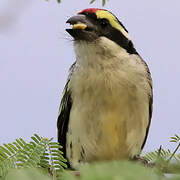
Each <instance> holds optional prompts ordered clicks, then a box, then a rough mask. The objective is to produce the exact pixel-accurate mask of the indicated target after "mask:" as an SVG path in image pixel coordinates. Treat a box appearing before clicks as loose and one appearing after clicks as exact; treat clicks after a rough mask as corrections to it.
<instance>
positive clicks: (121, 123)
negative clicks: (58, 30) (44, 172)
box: [57, 8, 153, 169]
mask: <svg viewBox="0 0 180 180" xmlns="http://www.w3.org/2000/svg"><path fill="white" fill-rule="evenodd" d="M66 23H68V24H69V26H70V28H68V29H66V31H67V33H68V34H69V35H70V36H71V37H72V38H73V46H74V52H75V56H76V61H75V62H74V63H73V64H72V66H71V67H70V69H69V75H68V78H67V83H66V84H65V87H64V91H63V94H62V99H61V103H60V107H59V113H58V119H57V133H58V142H59V143H60V144H61V145H62V152H63V153H64V157H65V158H66V159H67V161H68V162H67V163H68V167H71V168H74V169H77V168H78V167H79V166H80V165H83V164H86V163H93V162H106V161H114V160H127V159H128V160H129V159H133V158H134V157H136V156H138V155H140V153H141V152H142V149H143V147H144V145H145V143H146V140H147V135H148V132H149V127H150V123H151V117H152V104H153V90H152V89H153V88H152V78H151V73H150V70H149V68H148V65H147V64H146V62H145V61H144V60H143V59H142V57H141V56H140V55H139V53H138V52H137V51H136V49H135V47H134V44H133V42H132V40H131V38H130V36H129V33H128V31H127V29H126V28H125V26H124V25H123V24H122V22H121V21H120V20H118V18H117V17H116V16H115V15H114V14H113V13H112V12H110V11H108V10H106V9H99V8H88V9H84V10H82V11H80V12H78V13H77V14H76V15H75V16H72V17H70V18H69V19H68V20H67V22H66Z"/></svg>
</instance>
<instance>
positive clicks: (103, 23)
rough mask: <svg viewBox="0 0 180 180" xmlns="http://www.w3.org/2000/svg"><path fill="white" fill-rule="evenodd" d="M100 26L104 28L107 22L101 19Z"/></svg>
mask: <svg viewBox="0 0 180 180" xmlns="http://www.w3.org/2000/svg"><path fill="white" fill-rule="evenodd" d="M100 24H101V26H102V27H106V26H107V25H108V24H109V21H108V20H107V19H101V20H100Z"/></svg>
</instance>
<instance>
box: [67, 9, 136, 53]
mask: <svg viewBox="0 0 180 180" xmlns="http://www.w3.org/2000/svg"><path fill="white" fill-rule="evenodd" d="M67 23H69V24H70V25H72V26H73V27H72V28H71V29H66V31H67V32H68V33H69V34H70V35H71V36H72V37H73V38H74V40H83V41H90V42H92V41H95V40H97V39H98V38H100V37H106V38H108V39H109V40H111V41H114V42H115V43H117V44H118V45H120V46H121V47H122V48H124V49H126V50H127V52H129V53H131V54H137V52H136V50H135V49H134V46H133V43H132V41H131V40H130V37H129V34H128V31H127V30H126V28H125V27H124V26H123V24H122V23H121V22H120V21H119V20H118V18H117V17H116V16H115V15H113V14H112V13H111V12H109V11H107V10H105V9H97V8H89V9H85V10H83V11H80V12H79V13H78V14H77V15H76V16H73V17H70V18H69V19H68V20H67Z"/></svg>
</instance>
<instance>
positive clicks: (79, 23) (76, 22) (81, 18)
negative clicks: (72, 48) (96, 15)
mask: <svg viewBox="0 0 180 180" xmlns="http://www.w3.org/2000/svg"><path fill="white" fill-rule="evenodd" d="M66 23H69V24H70V25H73V29H81V30H84V29H86V28H87V23H88V22H87V20H86V16H85V15H77V16H73V17H70V18H69V19H68V20H67V21H66Z"/></svg>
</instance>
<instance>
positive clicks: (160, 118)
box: [0, 0, 180, 151]
mask: <svg viewBox="0 0 180 180" xmlns="http://www.w3.org/2000/svg"><path fill="white" fill-rule="evenodd" d="M89 1H90V0H63V1H62V3H61V4H58V3H57V2H56V0H49V1H45V0H31V1H27V0H18V1H15V0H14V1H12V0H1V1H0V144H2V143H8V142H12V141H14V140H15V139H16V138H18V137H23V138H24V139H25V140H29V139H30V136H32V135H33V134H34V133H38V134H39V135H40V136H45V137H48V138H51V137H54V138H55V140H56V134H57V131H56V119H57V114H58V108H59V104H60V99H61V94H62V90H63V88H64V84H65V82H66V78H67V74H68V68H69V67H70V65H71V64H72V63H73V62H74V60H75V56H74V52H73V46H72V41H71V37H70V36H69V35H68V34H67V33H66V31H65V29H66V28H67V27H69V26H68V25H67V24H66V23H65V22H66V20H67V19H68V17H70V16H72V15H75V14H76V13H77V12H78V11H80V10H82V9H85V8H88V7H98V8H102V6H101V4H102V3H101V0H97V2H95V3H94V4H92V5H90V4H89ZM104 8H105V9H108V10H110V11H112V12H113V13H114V14H115V15H116V16H117V17H118V18H119V20H121V21H122V22H123V24H124V25H125V27H126V28H127V29H128V30H129V33H130V36H131V38H132V39H133V42H134V44H135V47H136V49H137V51H138V52H139V53H140V55H141V56H142V57H143V59H144V60H145V61H146V62H147V64H148V65H149V68H150V70H151V73H152V78H153V82H154V108H153V109H154V111H153V118H152V124H151V128H150V132H149V136H148V141H147V143H146V146H145V151H151V150H154V149H156V148H158V147H159V146H160V145H163V147H164V148H170V149H172V148H173V144H171V145H169V143H168V141H169V137H170V136H173V135H174V133H177V134H179V135H180V119H179V113H180V105H179V102H180V83H179V82H180V56H179V53H180V45H179V44H180V1H179V0H173V1H171V0H149V1H145V0H126V1H121V0H109V1H108V2H107V4H106V6H105V7H104Z"/></svg>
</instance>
